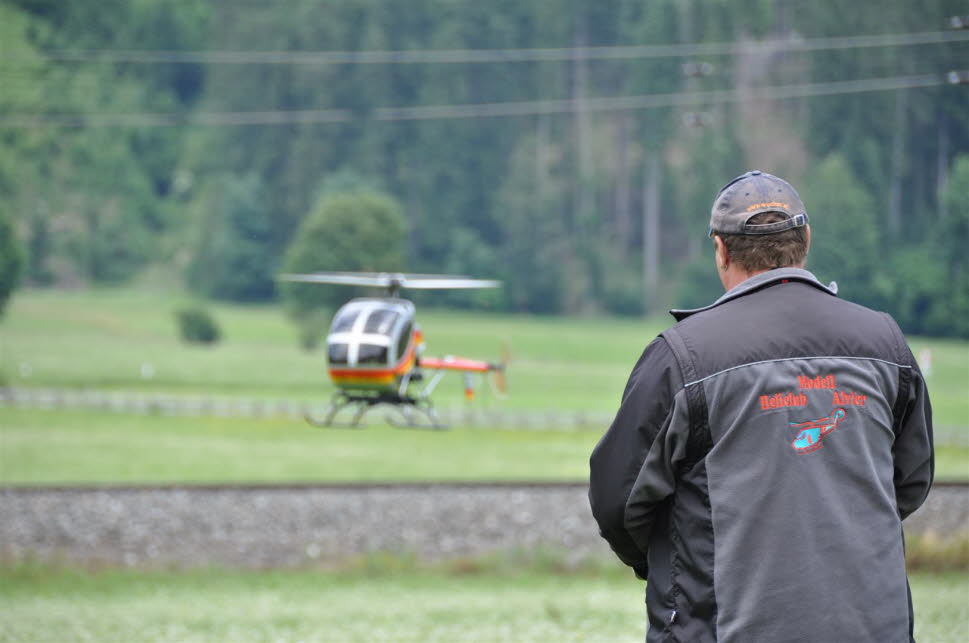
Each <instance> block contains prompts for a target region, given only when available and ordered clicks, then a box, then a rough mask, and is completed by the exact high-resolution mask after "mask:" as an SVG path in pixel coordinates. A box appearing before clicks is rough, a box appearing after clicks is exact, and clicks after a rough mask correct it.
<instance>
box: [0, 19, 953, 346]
mask: <svg viewBox="0 0 969 643" xmlns="http://www.w3.org/2000/svg"><path fill="white" fill-rule="evenodd" d="M964 9H965V4H964V3H963V2H956V1H950V0H926V1H925V2H921V3H910V2H901V1H897V2H889V3H881V4H880V5H879V6H878V8H877V10H875V9H873V8H872V7H871V6H869V5H867V4H866V3H844V2H833V1H831V0H825V1H821V2H810V3H808V2H794V1H792V0H777V1H773V2H764V1H762V0H745V1H742V2H725V1H714V0H710V1H704V2H701V1H699V0H661V1H657V2H649V3H643V2H639V1H633V0H599V1H593V0H570V1H566V0H550V1H545V2H535V3H522V2H511V1H506V0H501V1H496V2H489V3H480V2H473V1H471V0H411V1H408V2H406V3H400V2H394V1H393V0H339V1H336V2H320V1H318V0H284V1H282V2H275V3H255V2H240V1H228V0H157V1H156V0H124V1H122V0H83V1H82V0H76V1H74V2H60V1H58V0H5V1H4V2H0V41H2V43H3V62H2V63H0V82H2V84H3V91H2V92H0V114H4V115H6V118H8V120H6V121H3V126H0V191H2V193H3V195H4V197H3V198H4V206H5V208H6V210H7V211H8V212H9V213H10V216H11V218H12V220H13V224H14V227H15V230H16V235H17V238H18V239H19V241H20V244H21V245H22V246H23V250H24V255H25V258H26V259H25V263H24V270H23V273H24V274H23V281H24V282H26V283H27V284H30V285H34V286H41V285H58V286H80V285H89V284H102V283H118V282H125V281H128V280H131V279H133V278H136V277H137V275H139V274H140V273H141V272H143V271H146V270H149V269H152V270H156V271H157V270H159V269H164V270H170V271H172V272H173V273H174V274H175V275H176V276H177V277H178V279H180V280H182V281H183V282H184V283H185V284H186V286H187V287H188V288H189V289H190V290H192V291H194V292H197V293H199V294H201V295H203V296H208V297H212V298H219V299H228V300H236V301H261V300H271V299H274V298H275V297H277V296H278V295H279V292H278V289H277V287H276V282H275V279H274V277H275V275H276V273H277V272H278V271H279V270H280V269H282V268H283V267H284V265H285V267H286V269H290V270H317V269H342V270H353V269H364V268H372V269H392V268H393V269H396V268H406V269H407V270H410V271H418V272H444V271H446V272H457V273H467V274H472V275H475V276H479V277H496V278H501V279H504V280H505V281H506V287H505V288H504V289H503V290H501V291H496V292H481V293H473V294H466V293H446V294H438V295H433V296H430V295H428V296H427V297H436V298H437V299H435V300H433V301H439V302H447V303H449V304H452V305H459V306H469V307H485V308H492V309H498V310H516V311H532V312H543V313H570V314H572V313H596V312H613V313H620V314H641V313H647V314H649V313H654V312H657V311H659V310H662V309H663V308H665V307H668V306H671V305H676V306H690V305H702V304H706V303H709V301H711V300H712V299H713V298H715V297H716V296H718V295H719V294H720V288H719V284H718V282H717V280H716V277H715V275H714V271H713V267H712V260H711V258H710V256H709V254H710V253H709V247H708V243H709V242H708V241H707V240H706V239H705V237H704V235H705V232H706V223H707V217H708V212H709V206H710V203H711V202H712V199H713V196H714V195H715V194H716V191H717V189H719V187H720V186H721V185H722V184H723V183H725V182H726V181H728V180H729V179H731V178H732V177H734V176H736V175H738V174H740V173H742V172H744V171H746V170H748V169H751V168H754V167H759V168H761V169H764V170H767V171H771V172H774V173H776V174H780V175H782V176H784V177H786V178H788V179H789V180H791V182H792V183H794V184H795V185H796V186H798V187H799V188H800V191H801V194H802V197H803V199H804V201H805V203H806V204H807V207H808V211H809V213H810V215H811V224H812V227H813V230H814V244H813V248H812V252H811V256H810V258H809V262H810V263H809V268H811V269H812V270H814V271H815V272H816V274H817V275H818V276H819V277H820V278H821V279H823V280H836V281H838V283H839V285H840V287H841V292H842V294H843V295H844V296H846V297H847V298H849V299H852V300H855V301H858V302H860V303H863V304H867V305H871V306H874V307H877V308H880V309H883V310H887V311H889V312H891V313H892V314H893V315H895V316H896V318H897V319H899V321H900V322H901V324H902V325H903V327H904V328H905V330H906V331H908V332H914V333H921V334H929V335H947V336H960V337H969V310H967V308H969V274H967V267H966V250H965V249H966V247H967V243H969V239H967V237H969V232H967V229H969V204H967V201H966V196H967V195H969V118H967V117H966V114H969V93H967V92H966V90H965V88H964V87H961V86H946V85H941V86H935V87H924V88H918V89H902V90H895V91H882V92H866V93H856V94H851V93H844V94H837V95H830V96H816V97H806V98H795V99H787V100H770V101H768V100H765V101H744V102H721V103H718V104H712V105H709V106H706V107H702V106H699V107H689V108H688V107H660V108H651V109H639V110H607V111H592V110H589V109H587V106H588V102H589V101H591V100H593V99H596V98H600V97H611V96H621V95H646V94H663V93H676V92H701V91H711V90H723V89H740V90H748V89H749V90H754V89H756V88H759V87H772V86H780V85H793V84H799V83H824V82H835V81H843V80H852V79H861V78H882V77H897V76H905V75H913V74H927V73H941V72H945V71H948V70H949V69H955V68H960V65H962V66H964V61H965V60H966V59H967V54H969V47H967V45H966V42H965V41H962V42H958V43H948V44H942V45H940V44H935V45H923V46H917V47H867V48H847V49H827V50H816V51H802V52H794V51H785V50H784V49H783V48H777V49H772V48H770V47H759V48H755V47H751V48H749V49H743V50H741V51H740V52H739V53H734V54H733V55H729V56H727V55H718V56H713V55H710V56H699V57H696V56H695V57H691V58H684V57H654V58H626V59H614V60H589V59H586V58H582V57H573V58H570V59H567V60H561V61H549V60H545V61H541V60H538V61H530V62H517V63H469V62H450V63H444V64H349V63H345V64H226V63H224V62H223V63H218V62H212V61H208V62H206V61H199V59H198V58H197V57H196V58H195V59H193V60H195V61H194V62H192V61H190V62H180V63H177V64H175V63H165V64H159V63H152V64H146V63H139V62H130V61H129V62H124V61H120V62H119V61H115V60H111V59H105V60H94V59H92V58H91V57H90V56H89V57H88V58H85V59H81V60H78V59H71V58H70V57H69V56H67V57H65V56H63V55H61V56H57V55H52V52H53V53H56V52H61V53H63V52H89V53H91V52H93V53H94V54H97V53H98V52H109V53H110V52H118V51H131V50H137V51H165V52H200V51H216V52H246V51H275V52H278V51H373V50H378V51H388V50H415V49H422V50H435V51H437V50H465V49H495V48H521V49H528V48H559V47H566V48H567V47H573V46H585V45H589V46H598V45H633V44H649V45H664V44H666V45H668V44H675V43H722V42H740V43H744V42H748V43H754V42H757V41H761V40H764V39H773V38H779V39H798V38H819V37H837V36H855V35H874V34H897V33H911V32H920V31H937V30H942V29H944V28H945V19H946V18H947V17H948V16H950V15H953V14H957V13H960V12H963V11H964ZM228 57H229V58H230V59H231V56H228ZM95 58H96V56H95ZM686 62H691V63H709V65H710V68H709V70H708V71H709V73H706V74H705V75H700V76H695V75H689V74H685V73H684V71H683V63H686ZM553 99H554V100H572V101H573V109H572V110H571V111H569V112H565V113H545V114H534V113H533V114H528V115H524V116H513V117H495V118H438V119H430V120H407V119H403V120H395V121H387V120H379V119H377V118H376V117H375V114H376V110H377V109H378V108H386V107H411V106H427V105H456V104H465V103H505V102H513V101H534V100H553ZM327 109H340V110H349V111H350V112H351V113H352V118H351V119H350V120H349V121H346V122H340V123H307V122H298V121H295V122H286V123H283V124H275V125H232V124H231V122H230V121H231V119H230V118H229V117H227V116H221V117H218V116H216V117H211V116H207V115H212V114H213V113H225V112H231V113H237V112H273V113H276V112H279V111H280V110H282V111H285V112H292V111H298V110H327ZM535 111H541V110H535ZM153 114H165V115H170V116H171V115H173V117H174V118H180V119H183V122H182V124H180V125H178V126H170V127H155V126H144V125H140V124H129V125H125V126H108V125H107V124H105V123H110V122H111V117H118V116H124V115H128V116H130V115H142V117H144V116H145V115H149V116H150V115H153ZM64 115H85V116H84V120H83V123H81V124H82V125H84V126H74V127H65V126H60V125H54V124H51V121H50V119H51V118H52V117H54V116H64ZM24 118H33V119H35V121H33V122H32V124H30V125H29V126H25V125H23V120H22V119H24ZM206 118H208V119H209V121H208V122H209V123H210V124H198V123H199V121H200V120H201V121H203V122H206V121H205V119H206ZM10 119H13V120H10ZM16 119H21V120H16ZM45 119H47V121H45ZM99 119H101V120H100V121H99ZM193 119H194V120H193ZM149 120H150V119H149ZM212 122H214V124H212ZM16 123H20V124H19V125H16ZM98 123H101V124H100V125H99V124H98ZM186 123H195V124H186ZM341 195H343V196H341ZM351 197H352V199H355V204H354V203H350V202H348V201H346V199H349V198H351ZM340 199H344V200H343V201H341V200H340ZM361 208H362V210H360V209H361ZM358 210H359V211H363V212H365V213H364V214H359V213H358V214H348V213H353V212H358ZM380 212H382V213H383V214H379V213H380ZM367 213H369V214H367ZM374 213H378V214H374ZM644 213H646V214H644ZM0 216H2V215H0ZM374 217H376V218H374ZM380 217H385V218H383V219H381V218H380ZM368 221H369V223H368ZM0 224H2V220H0ZM375 225H376V227H375ZM346 235H349V236H346ZM343 294H345V293H341V297H342V295H343ZM320 296H323V295H322V294H321V295H320ZM304 303H305V302H304ZM311 303H312V302H311ZM315 303H317V304H326V303H330V304H332V303H334V302H323V301H318V302H315Z"/></svg>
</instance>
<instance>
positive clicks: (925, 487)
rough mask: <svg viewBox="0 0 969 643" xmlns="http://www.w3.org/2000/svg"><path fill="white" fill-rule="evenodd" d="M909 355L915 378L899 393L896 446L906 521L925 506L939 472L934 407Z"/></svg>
mask: <svg viewBox="0 0 969 643" xmlns="http://www.w3.org/2000/svg"><path fill="white" fill-rule="evenodd" d="M906 352H907V353H908V359H909V364H910V365H911V367H912V368H911V375H912V376H911V378H910V379H909V386H908V390H907V391H904V390H903V391H900V392H899V396H900V397H899V401H900V402H901V405H900V406H901V413H900V416H899V417H897V418H896V422H897V424H896V426H897V429H896V433H895V444H894V445H893V446H892V455H893V459H894V463H895V472H894V481H895V500H896V502H897V503H898V513H899V515H900V516H901V517H902V519H903V520H904V519H905V518H906V517H908V516H909V514H911V513H912V512H913V511H915V510H916V509H918V508H919V507H920V506H922V502H923V501H924V500H925V497H926V496H927V495H928V493H929V487H931V486H932V478H933V475H934V473H935V451H934V447H933V443H932V442H933V440H932V405H931V404H930V403H929V393H928V390H927V389H926V387H925V379H924V378H923V376H922V372H921V371H920V370H919V367H918V364H917V363H916V361H915V358H914V357H913V356H912V353H911V351H908V350H907V351H906Z"/></svg>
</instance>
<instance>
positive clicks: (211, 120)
mask: <svg viewBox="0 0 969 643" xmlns="http://www.w3.org/2000/svg"><path fill="white" fill-rule="evenodd" d="M947 83H948V81H947V79H946V77H945V76H944V75H940V74H922V75H916V76H894V77H889V78H868V79H859V80H846V81H835V82H823V83H802V84H794V85H778V86H772V87H771V86H768V87H750V88H743V89H722V90H712V91H703V92H675V93H668V94H645V95H639V96H615V97H605V98H584V99H557V100H537V101H519V102H505V103H469V104H458V105H425V106H417V107H377V108H375V109H373V110H371V111H368V112H353V111H351V110H347V109H323V110H269V111H254V112H195V113H192V112H187V113H181V114H180V113H129V114H111V113H79V114H45V115H40V116H28V115H10V116H3V117H0V127H3V128H37V127H80V128H91V127H174V126H215V127H232V126H241V125H291V124H309V123H346V122H350V121H353V120H357V119H359V120H367V119H369V120H372V121H385V122H393V121H426V120H446V119H461V118H496V117H506V116H533V115H543V114H565V113H571V112H575V111H578V109H580V108H581V109H584V110H587V111H590V112H609V111H627V110H642V109H652V108H657V107H677V106H699V105H708V104H722V103H739V102H747V101H769V100H786V99H791V98H806V97H811V96H836V95H842V94H858V93H864V92H877V91H891V90H899V89H914V88H922V87H935V86H938V85H945V84H947Z"/></svg>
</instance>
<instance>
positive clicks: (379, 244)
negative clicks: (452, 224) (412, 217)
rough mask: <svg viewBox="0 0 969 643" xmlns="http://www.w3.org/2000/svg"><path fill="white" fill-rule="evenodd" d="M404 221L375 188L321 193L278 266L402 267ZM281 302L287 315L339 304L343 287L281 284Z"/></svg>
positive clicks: (298, 269) (313, 268)
mask: <svg viewBox="0 0 969 643" xmlns="http://www.w3.org/2000/svg"><path fill="white" fill-rule="evenodd" d="M406 245H407V224H406V221H405V219H404V215H403V212H402V211H401V207H400V205H399V204H398V203H397V202H396V201H395V200H394V199H393V198H391V197H390V196H388V195H386V194H382V193H379V192H374V191H364V190H358V191H355V192H344V193H327V192H324V193H323V196H321V197H320V199H319V201H318V202H317V204H316V206H315V207H314V208H313V210H312V211H311V212H310V213H309V214H308V215H307V216H306V218H305V219H304V220H303V222H302V224H300V227H299V229H298V230H297V231H296V235H295V236H294V238H293V242H292V243H291V244H290V246H289V248H288V249H287V250H286V256H285V258H284V259H283V271H284V272H287V273H306V272H316V271H321V270H340V271H356V270H359V271H399V270H402V269H403V266H404V257H405V248H406ZM281 292H282V298H283V302H284V304H285V305H286V308H287V309H288V310H289V312H290V314H292V315H293V316H294V317H297V318H299V317H302V316H305V315H307V314H308V313H310V312H311V311H313V310H315V309H318V308H324V307H333V306H336V305H339V304H340V303H341V302H343V301H344V300H345V299H346V296H347V294H348V293H347V291H346V290H345V289H342V287H340V286H333V287H327V286H319V285H316V284H302V283H284V284H282V288H281Z"/></svg>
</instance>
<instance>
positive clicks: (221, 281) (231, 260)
mask: <svg viewBox="0 0 969 643" xmlns="http://www.w3.org/2000/svg"><path fill="white" fill-rule="evenodd" d="M266 201H267V199H266V198H265V190H264V189H263V186H262V182H261V181H260V179H259V177H258V176H256V175H254V174H250V175H248V176H244V177H238V176H233V175H228V176H223V177H221V178H220V179H219V180H217V181H216V182H215V184H214V186H212V187H211V188H209V189H208V190H204V191H203V194H202V196H201V197H200V201H199V202H197V203H196V204H195V208H196V209H201V212H199V219H200V220H201V221H202V222H203V227H202V230H201V231H200V234H199V237H198V239H197V241H196V249H195V254H194V257H193V259H192V262H191V263H190V264H189V269H188V277H189V285H190V286H191V287H192V289H194V290H196V291H198V292H200V293H203V294H205V295H208V296H210V297H215V298H218V299H229V300H233V301H258V300H265V299H269V298H271V297H272V296H273V292H274V286H273V284H274V282H273V279H274V276H273V272H274V268H275V263H276V261H275V258H274V256H273V253H272V247H271V240H272V234H271V233H272V226H271V225H270V213H269V211H268V209H267V205H266Z"/></svg>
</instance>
